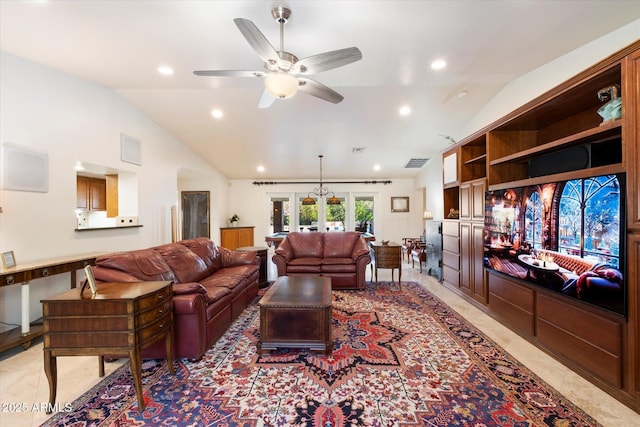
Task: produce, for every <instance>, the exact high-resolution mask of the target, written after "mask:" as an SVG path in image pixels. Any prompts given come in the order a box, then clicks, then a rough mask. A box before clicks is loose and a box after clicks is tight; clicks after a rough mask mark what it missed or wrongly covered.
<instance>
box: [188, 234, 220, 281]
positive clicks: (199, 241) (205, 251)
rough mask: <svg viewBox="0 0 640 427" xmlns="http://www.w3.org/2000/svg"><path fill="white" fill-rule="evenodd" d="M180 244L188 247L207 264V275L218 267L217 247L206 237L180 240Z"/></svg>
mask: <svg viewBox="0 0 640 427" xmlns="http://www.w3.org/2000/svg"><path fill="white" fill-rule="evenodd" d="M178 243H180V244H181V245H183V246H185V247H187V248H189V250H191V252H193V253H194V254H196V255H198V256H199V257H200V259H201V260H202V261H204V263H205V264H206V266H207V276H210V275H212V274H213V273H215V272H216V271H217V270H218V269H220V260H219V259H218V256H217V255H218V248H217V247H216V244H215V243H214V242H213V241H212V240H211V239H208V238H207V237H197V238H195V239H189V240H182V241H180V242H178Z"/></svg>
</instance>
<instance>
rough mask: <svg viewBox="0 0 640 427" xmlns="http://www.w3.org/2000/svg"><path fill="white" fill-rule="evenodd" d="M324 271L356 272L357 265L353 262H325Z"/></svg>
mask: <svg viewBox="0 0 640 427" xmlns="http://www.w3.org/2000/svg"><path fill="white" fill-rule="evenodd" d="M321 272H322V273H355V272H356V265H355V264H354V263H353V262H351V263H349V264H323V265H322V270H321Z"/></svg>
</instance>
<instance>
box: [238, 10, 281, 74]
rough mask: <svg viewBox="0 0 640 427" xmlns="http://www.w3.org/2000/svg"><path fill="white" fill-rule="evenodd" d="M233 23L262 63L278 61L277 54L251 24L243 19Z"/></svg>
mask: <svg viewBox="0 0 640 427" xmlns="http://www.w3.org/2000/svg"><path fill="white" fill-rule="evenodd" d="M233 22H235V23H236V25H237V27H238V29H239V30H240V32H241V33H242V35H243V36H244V38H245V39H247V41H248V42H249V44H250V45H251V47H252V48H253V50H254V51H255V52H256V53H257V54H258V56H259V57H260V58H261V59H262V60H263V61H264V62H272V63H276V62H278V61H279V60H280V56H278V52H276V50H275V49H274V48H273V46H271V43H269V40H267V38H266V37H265V36H264V34H262V33H261V32H260V30H259V29H258V27H256V25H255V24H254V23H253V22H251V21H249V20H248V19H244V18H236V19H234V20H233Z"/></svg>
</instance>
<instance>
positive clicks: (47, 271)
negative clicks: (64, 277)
mask: <svg viewBox="0 0 640 427" xmlns="http://www.w3.org/2000/svg"><path fill="white" fill-rule="evenodd" d="M48 275H49V269H48V268H43V269H42V277H47V276H48Z"/></svg>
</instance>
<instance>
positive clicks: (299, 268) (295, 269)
mask: <svg viewBox="0 0 640 427" xmlns="http://www.w3.org/2000/svg"><path fill="white" fill-rule="evenodd" d="M321 271H322V270H321V266H320V264H318V265H292V264H289V265H287V274H290V273H307V274H320V272H321Z"/></svg>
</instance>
